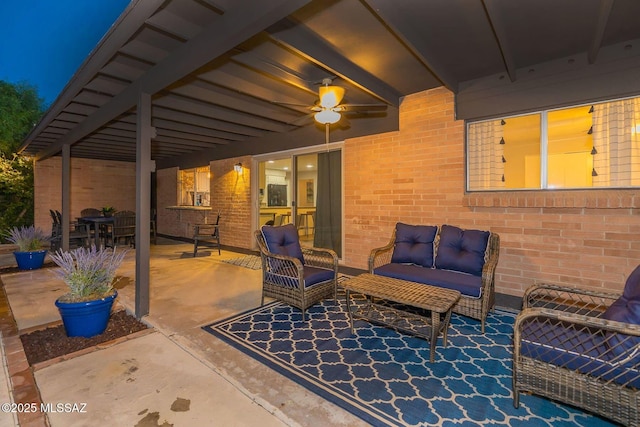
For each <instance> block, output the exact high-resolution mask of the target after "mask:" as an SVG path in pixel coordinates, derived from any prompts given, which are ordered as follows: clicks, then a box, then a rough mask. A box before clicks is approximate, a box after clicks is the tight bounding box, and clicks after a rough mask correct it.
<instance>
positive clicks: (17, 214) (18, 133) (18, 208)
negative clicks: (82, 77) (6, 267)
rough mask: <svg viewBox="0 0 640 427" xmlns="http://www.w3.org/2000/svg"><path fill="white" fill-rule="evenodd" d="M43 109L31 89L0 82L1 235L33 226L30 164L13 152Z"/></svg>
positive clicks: (41, 102)
mask: <svg viewBox="0 0 640 427" xmlns="http://www.w3.org/2000/svg"><path fill="white" fill-rule="evenodd" d="M44 108H45V107H44V101H43V100H42V99H41V98H40V97H38V93H37V91H36V89H35V88H33V87H32V86H29V85H27V84H24V83H20V84H15V85H14V84H11V83H7V82H5V81H2V80H0V206H1V209H0V232H2V231H4V230H6V229H7V228H10V227H12V226H14V225H18V226H20V225H31V224H33V206H34V203H33V161H32V160H31V159H30V158H28V157H26V156H21V155H19V154H16V151H17V149H18V148H19V147H20V145H21V143H22V141H23V139H24V138H25V137H26V136H27V135H28V134H29V132H30V131H31V129H33V126H34V125H35V124H36V123H38V121H39V120H40V118H41V117H42V115H43V113H44Z"/></svg>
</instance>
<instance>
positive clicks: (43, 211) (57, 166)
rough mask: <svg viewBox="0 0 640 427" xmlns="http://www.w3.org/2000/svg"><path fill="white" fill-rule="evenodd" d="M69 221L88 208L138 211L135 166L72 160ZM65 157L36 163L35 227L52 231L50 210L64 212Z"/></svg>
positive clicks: (123, 163)
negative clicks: (63, 182) (62, 209)
mask: <svg viewBox="0 0 640 427" xmlns="http://www.w3.org/2000/svg"><path fill="white" fill-rule="evenodd" d="M70 179H71V190H70V195H71V200H70V205H71V206H70V208H71V212H70V218H71V219H75V218H76V217H78V216H80V211H81V210H82V209H85V208H97V209H101V208H102V207H103V206H113V207H114V208H116V209H117V210H133V211H135V207H136V166H135V164H134V163H128V162H116V161H106V160H91V159H78V158H72V159H71V176H70ZM61 189H62V157H51V158H49V159H46V160H43V161H41V162H37V163H36V165H35V168H34V193H35V212H34V216H35V218H34V219H35V221H34V222H35V224H36V226H38V227H41V228H42V229H43V230H46V231H49V230H51V216H50V215H49V209H53V210H61V208H62V190H61Z"/></svg>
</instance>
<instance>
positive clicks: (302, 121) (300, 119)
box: [287, 113, 315, 126]
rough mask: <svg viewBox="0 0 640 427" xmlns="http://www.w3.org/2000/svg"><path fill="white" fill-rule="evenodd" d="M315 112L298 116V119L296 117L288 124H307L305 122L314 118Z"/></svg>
mask: <svg viewBox="0 0 640 427" xmlns="http://www.w3.org/2000/svg"><path fill="white" fill-rule="evenodd" d="M314 114H315V113H310V114H306V115H304V116H302V117H298V118H297V119H295V120H293V121H290V122H289V123H287V124H288V125H293V126H304V125H305V124H306V123H305V122H307V121H309V120H310V119H312V118H313V115H314Z"/></svg>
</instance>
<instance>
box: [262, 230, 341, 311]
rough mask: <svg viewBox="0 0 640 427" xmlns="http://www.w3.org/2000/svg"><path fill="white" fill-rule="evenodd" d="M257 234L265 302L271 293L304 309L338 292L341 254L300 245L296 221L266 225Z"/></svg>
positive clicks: (272, 295)
mask: <svg viewBox="0 0 640 427" xmlns="http://www.w3.org/2000/svg"><path fill="white" fill-rule="evenodd" d="M255 237H256V240H257V242H258V247H259V249H260V256H261V259H262V302H261V304H262V305H264V298H265V297H270V298H275V299H277V300H280V301H283V302H285V303H287V304H290V305H292V306H294V307H296V308H299V309H300V310H302V319H303V320H306V317H305V311H306V309H307V308H309V307H311V306H312V305H314V304H316V303H318V302H320V301H322V300H324V299H326V298H330V297H333V299H334V301H335V299H336V294H337V284H338V255H337V254H336V253H335V252H334V251H332V250H330V249H320V248H307V247H304V248H303V247H301V246H300V240H299V236H298V230H297V228H296V226H295V225H293V224H287V225H283V226H278V227H272V226H268V225H265V226H263V227H262V228H261V229H260V230H256V232H255Z"/></svg>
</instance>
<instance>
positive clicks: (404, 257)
mask: <svg viewBox="0 0 640 427" xmlns="http://www.w3.org/2000/svg"><path fill="white" fill-rule="evenodd" d="M437 231H438V227H435V226H430V225H407V224H403V223H401V222H399V223H397V224H396V245H395V247H394V249H393V255H391V262H393V263H400V264H415V265H421V266H423V267H428V268H431V267H433V240H434V239H435V237H436V232H437Z"/></svg>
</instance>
